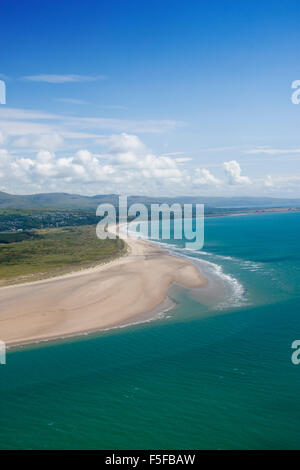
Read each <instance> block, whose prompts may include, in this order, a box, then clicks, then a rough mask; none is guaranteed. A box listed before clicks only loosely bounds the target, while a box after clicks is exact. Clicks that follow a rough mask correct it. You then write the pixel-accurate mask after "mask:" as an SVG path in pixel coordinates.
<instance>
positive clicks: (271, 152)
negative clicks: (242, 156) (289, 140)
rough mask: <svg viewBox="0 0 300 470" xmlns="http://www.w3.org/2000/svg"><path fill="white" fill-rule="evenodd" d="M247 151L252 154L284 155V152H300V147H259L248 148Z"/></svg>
mask: <svg viewBox="0 0 300 470" xmlns="http://www.w3.org/2000/svg"><path fill="white" fill-rule="evenodd" d="M245 153H247V154H250V155H256V154H266V155H283V154H294V153H300V149H278V148H266V147H257V148H254V149H250V150H246V152H245Z"/></svg>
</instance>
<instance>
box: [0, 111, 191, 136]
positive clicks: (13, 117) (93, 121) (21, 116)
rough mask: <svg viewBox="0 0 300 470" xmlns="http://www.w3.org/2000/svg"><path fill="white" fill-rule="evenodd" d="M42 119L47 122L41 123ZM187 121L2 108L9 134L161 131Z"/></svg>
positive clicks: (0, 118) (2, 124)
mask: <svg viewBox="0 0 300 470" xmlns="http://www.w3.org/2000/svg"><path fill="white" fill-rule="evenodd" d="M40 121H47V122H46V123H44V122H43V123H41V122H40ZM183 125H184V123H183V122H179V121H174V120H167V119H164V120H145V121H133V120H128V119H114V118H106V117H87V116H82V117H76V116H68V115H63V114H53V113H46V112H43V111H36V110H28V109H18V108H7V107H3V108H0V129H1V130H3V131H4V132H6V133H7V134H9V135H27V134H39V133H42V134H50V133H53V132H57V133H60V134H61V135H64V134H67V133H69V134H70V133H74V132H78V131H80V132H82V129H88V130H92V131H93V133H95V137H97V134H99V132H103V131H110V132H127V133H157V134H161V133H165V132H169V131H172V130H175V129H177V128H178V127H180V126H183ZM74 130H75V131H74ZM99 138H101V136H99Z"/></svg>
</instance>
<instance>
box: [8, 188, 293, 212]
mask: <svg viewBox="0 0 300 470" xmlns="http://www.w3.org/2000/svg"><path fill="white" fill-rule="evenodd" d="M118 200H119V196H118V195H117V194H103V195H96V196H81V195H80V194H68V193H41V194H30V195H15V194H8V193H4V192H0V209H85V210H93V211H94V210H95V209H96V207H97V206H98V205H99V204H101V203H104V202H107V203H111V204H117V203H118ZM133 202H140V203H145V204H151V203H163V202H165V203H168V204H172V203H174V202H180V203H186V204H188V203H199V204H200V203H202V204H205V205H206V206H208V207H213V208H246V207H248V208H253V207H287V206H300V199H282V198H271V197H207V196H203V197H201V196H180V197H174V198H171V197H149V196H129V197H128V203H129V204H132V203H133Z"/></svg>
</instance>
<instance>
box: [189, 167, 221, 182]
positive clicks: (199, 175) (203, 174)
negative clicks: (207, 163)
mask: <svg viewBox="0 0 300 470" xmlns="http://www.w3.org/2000/svg"><path fill="white" fill-rule="evenodd" d="M193 183H194V184H196V185H198V184H200V185H206V184H214V185H219V184H221V183H222V182H221V180H219V179H218V178H216V177H215V176H214V175H212V174H211V172H210V171H209V170H207V169H206V168H202V169H200V168H196V171H195V178H194V179H193Z"/></svg>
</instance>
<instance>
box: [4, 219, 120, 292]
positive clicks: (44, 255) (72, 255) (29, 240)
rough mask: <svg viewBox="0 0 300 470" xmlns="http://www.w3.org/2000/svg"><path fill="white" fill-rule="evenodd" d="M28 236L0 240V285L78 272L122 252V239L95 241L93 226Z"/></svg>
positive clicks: (62, 229) (41, 231)
mask: <svg viewBox="0 0 300 470" xmlns="http://www.w3.org/2000/svg"><path fill="white" fill-rule="evenodd" d="M31 233H32V236H31V237H28V236H26V237H25V238H24V239H23V240H22V239H21V241H19V240H18V241H12V240H9V243H7V240H2V243H1V240H0V285H4V284H7V283H14V282H24V281H27V280H28V281H31V280H36V279H41V278H46V277H51V276H55V275H59V274H63V273H65V272H68V271H74V270H76V269H82V268H85V267H89V266H93V265H96V264H99V263H104V262H107V261H109V260H111V259H113V258H115V257H118V256H120V255H122V254H123V253H124V252H125V251H126V247H125V243H124V242H123V240H119V239H117V240H99V239H98V238H97V237H96V232H95V226H94V225H93V226H80V227H64V228H58V229H44V230H38V231H34V232H31Z"/></svg>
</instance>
